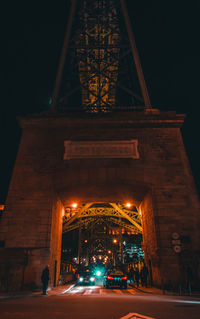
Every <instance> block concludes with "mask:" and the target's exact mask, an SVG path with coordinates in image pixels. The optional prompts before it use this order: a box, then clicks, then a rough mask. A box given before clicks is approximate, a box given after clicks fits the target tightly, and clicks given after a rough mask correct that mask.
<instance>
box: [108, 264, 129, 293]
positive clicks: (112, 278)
mask: <svg viewBox="0 0 200 319" xmlns="http://www.w3.org/2000/svg"><path fill="white" fill-rule="evenodd" d="M103 285H104V287H105V288H110V287H120V288H124V289H126V288H127V276H126V275H125V274H124V273H123V272H122V271H121V270H117V269H113V270H111V271H108V273H107V275H106V276H104V283H103Z"/></svg>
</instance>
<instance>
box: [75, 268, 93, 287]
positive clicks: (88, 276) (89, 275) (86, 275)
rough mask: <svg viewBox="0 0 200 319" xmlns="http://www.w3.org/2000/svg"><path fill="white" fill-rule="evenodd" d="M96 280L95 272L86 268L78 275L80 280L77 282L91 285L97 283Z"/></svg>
mask: <svg viewBox="0 0 200 319" xmlns="http://www.w3.org/2000/svg"><path fill="white" fill-rule="evenodd" d="M95 281H96V278H95V276H94V274H93V272H91V271H89V270H86V271H84V272H80V273H79V275H78V281H77V284H78V285H85V284H89V285H93V286H94V285H95Z"/></svg>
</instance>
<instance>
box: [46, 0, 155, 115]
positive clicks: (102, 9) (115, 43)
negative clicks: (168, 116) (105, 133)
mask: <svg viewBox="0 0 200 319" xmlns="http://www.w3.org/2000/svg"><path fill="white" fill-rule="evenodd" d="M150 106H151V104H150V99H149V95H148V92H147V87H146V83H145V80H144V76H143V72H142V68H141V64H140V60H139V56H138V52H137V49H136V45H135V39H134V35H133V32H132V28H131V22H130V19H129V16H128V13H127V9H126V5H125V0H72V6H71V11H70V15H69V18H68V25H67V31H66V36H65V41H64V45H63V50H62V54H61V59H60V64H59V68H58V74H57V78H56V83H55V88H54V92H53V97H52V108H53V109H54V110H57V111H67V110H71V111H77V110H78V111H80V109H81V110H85V111H86V112H90V113H97V112H99V111H101V112H110V111H113V110H120V109H122V110H125V109H126V107H128V108H130V107H134V108H140V107H142V108H144V107H148V108H149V107H150Z"/></svg>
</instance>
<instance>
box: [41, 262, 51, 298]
mask: <svg viewBox="0 0 200 319" xmlns="http://www.w3.org/2000/svg"><path fill="white" fill-rule="evenodd" d="M41 281H42V293H43V295H46V294H47V288H48V283H49V266H46V267H45V268H44V269H43V271H42V276H41Z"/></svg>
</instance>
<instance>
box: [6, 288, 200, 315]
mask: <svg viewBox="0 0 200 319" xmlns="http://www.w3.org/2000/svg"><path fill="white" fill-rule="evenodd" d="M134 313H137V314H140V315H143V316H146V317H150V318H155V319H175V318H176V319H177V318H179V319H199V318H200V299H197V298H196V299H195V298H191V297H188V298H187V297H177V296H165V295H155V294H147V293H142V292H141V291H139V290H137V289H134V288H131V287H128V289H127V290H124V289H104V288H103V287H102V285H97V286H94V287H92V286H75V287H73V288H72V289H71V290H68V291H66V292H65V293H62V294H57V295H49V296H48V295H47V296H41V295H37V296H34V297H23V298H10V299H0V318H1V319H13V318H15V319H22V318H23V319H43V318H45V319H61V318H62V319H64V318H66V319H119V318H122V317H125V318H126V319H131V318H134V319H135V318H146V317H139V316H136V315H133V314H134Z"/></svg>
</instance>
